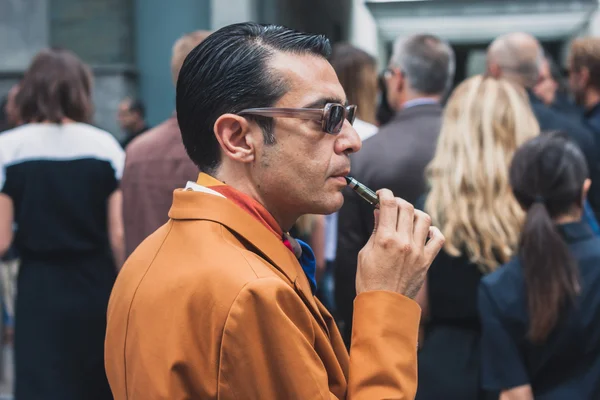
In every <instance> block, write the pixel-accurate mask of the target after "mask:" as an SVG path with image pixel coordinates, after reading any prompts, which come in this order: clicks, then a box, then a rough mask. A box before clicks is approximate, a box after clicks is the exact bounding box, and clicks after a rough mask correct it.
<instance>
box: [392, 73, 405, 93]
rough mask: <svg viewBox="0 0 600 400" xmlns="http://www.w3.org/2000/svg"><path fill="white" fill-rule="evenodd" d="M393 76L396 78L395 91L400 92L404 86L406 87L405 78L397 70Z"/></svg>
mask: <svg viewBox="0 0 600 400" xmlns="http://www.w3.org/2000/svg"><path fill="white" fill-rule="evenodd" d="M394 76H395V77H396V91H397V92H402V90H403V89H404V85H406V77H405V76H404V73H403V72H402V71H401V70H400V69H399V68H396V71H395V73H394Z"/></svg>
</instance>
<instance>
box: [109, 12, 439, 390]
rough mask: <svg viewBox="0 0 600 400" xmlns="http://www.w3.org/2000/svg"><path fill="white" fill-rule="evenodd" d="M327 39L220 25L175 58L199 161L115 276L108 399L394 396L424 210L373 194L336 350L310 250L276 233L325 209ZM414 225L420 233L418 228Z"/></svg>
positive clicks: (339, 130) (419, 270) (184, 115)
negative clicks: (346, 327)
mask: <svg viewBox="0 0 600 400" xmlns="http://www.w3.org/2000/svg"><path fill="white" fill-rule="evenodd" d="M329 51H330V44H329V41H328V40H327V39H326V38H324V37H323V36H314V35H307V34H302V33H298V32H294V31H291V30H288V29H285V28H282V27H277V26H262V25H258V24H253V23H245V24H236V25H231V26H227V27H225V28H223V29H221V30H219V31H217V32H215V33H213V34H212V35H211V36H209V37H208V38H207V39H206V40H205V41H204V42H203V43H202V44H201V45H199V46H198V47H197V48H195V49H194V50H193V51H192V52H191V53H190V55H189V56H188V57H187V59H186V61H185V63H184V65H183V68H182V70H181V73H180V75H179V79H178V83H177V118H178V121H179V125H180V128H181V133H182V137H183V142H184V145H185V147H186V149H187V152H188V154H189V155H190V158H191V159H192V160H193V161H194V162H195V163H196V164H197V165H198V167H199V168H200V170H201V171H202V172H203V173H201V174H200V177H199V179H198V181H197V182H190V183H188V185H187V187H186V188H185V189H183V190H177V191H176V192H175V193H174V198H173V206H172V208H171V210H170V212H169V216H170V221H169V222H168V223H167V224H166V225H164V226H163V227H161V228H160V229H159V230H158V231H156V232H155V233H154V234H152V235H151V236H150V237H149V238H147V239H146V240H145V241H144V242H143V243H142V244H141V245H140V246H139V247H138V248H137V249H136V250H135V251H134V253H133V254H132V255H131V257H130V258H129V260H128V261H127V263H126V264H125V266H124V267H123V269H122V271H121V273H120V274H119V277H118V279H117V282H116V284H115V287H114V290H113V293H112V296H111V299H110V304H109V309H108V328H107V336H106V349H105V355H106V371H107V375H108V379H109V382H110V385H111V388H112V391H113V394H114V397H115V399H117V400H124V399H128V400H154V399H169V400H176V399H384V398H385V399H392V398H393V399H410V398H413V397H414V395H415V392H416V387H417V368H416V352H417V333H418V327H419V319H420V309H419V307H418V305H417V304H416V303H415V302H414V301H413V300H412V298H414V296H415V295H416V293H417V292H418V290H419V288H420V287H421V285H422V283H423V280H424V277H425V275H426V272H427V268H428V267H429V265H430V264H431V262H432V260H433V258H434V257H435V256H436V255H437V253H438V251H439V250H440V248H441V246H442V244H443V241H444V239H443V236H442V235H441V233H440V232H439V231H438V230H437V229H435V228H431V227H430V221H431V219H430V218H429V217H428V216H427V215H425V214H424V213H422V212H419V211H415V210H414V209H413V207H412V206H411V205H410V204H408V203H407V202H405V201H403V200H401V199H398V198H394V196H393V194H392V193H391V192H390V191H389V190H380V191H379V192H378V194H379V199H380V208H379V210H378V211H377V212H376V214H377V215H376V219H377V223H376V229H375V231H374V232H373V236H372V237H371V240H370V241H369V242H368V243H367V245H366V246H365V248H364V249H363V250H362V252H361V253H360V255H359V261H358V273H357V282H356V285H357V293H358V296H357V298H356V300H355V303H354V307H355V313H354V325H353V337H352V346H351V351H350V354H351V356H349V355H348V353H347V351H346V349H345V346H344V343H343V342H342V339H341V336H340V333H339V331H338V329H337V327H336V325H335V323H334V321H333V319H332V317H331V315H330V314H329V313H328V312H327V310H326V309H325V308H324V307H323V306H322V305H321V304H320V302H319V301H318V300H317V299H316V298H315V297H314V292H315V278H314V272H315V271H314V255H313V254H312V251H311V250H310V248H309V247H308V246H307V245H306V244H304V243H302V242H301V241H296V240H294V239H293V238H291V237H289V235H287V234H286V233H285V232H286V231H287V230H288V229H290V228H291V226H292V225H293V223H294V221H296V219H297V218H298V217H299V216H300V215H303V214H307V213H312V214H319V213H321V214H326V213H331V212H334V211H336V210H337V209H339V208H340V207H341V205H342V202H343V197H342V194H341V190H342V189H343V188H344V187H345V185H346V181H345V179H344V177H345V175H347V174H348V173H349V169H350V165H349V158H348V155H349V154H350V153H352V152H355V151H358V150H359V149H360V146H361V144H360V139H359V138H358V135H357V133H356V132H355V131H354V129H353V128H352V126H351V122H352V120H353V112H354V109H353V107H352V106H347V105H346V104H345V103H346V96H345V94H344V90H343V89H342V87H341V86H340V84H339V82H338V79H337V77H336V74H335V72H334V70H333V68H332V67H331V66H330V64H329V63H328V62H327V60H326V57H327V55H328V53H329ZM428 236H429V238H430V239H429V241H427V244H425V243H426V240H427V237H428Z"/></svg>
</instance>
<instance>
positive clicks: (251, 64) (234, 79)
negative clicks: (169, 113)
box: [176, 22, 331, 173]
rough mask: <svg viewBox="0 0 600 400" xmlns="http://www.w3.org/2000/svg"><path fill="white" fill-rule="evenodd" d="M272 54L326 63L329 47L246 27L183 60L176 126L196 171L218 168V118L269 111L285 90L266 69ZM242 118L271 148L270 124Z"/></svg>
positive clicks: (220, 34)
mask: <svg viewBox="0 0 600 400" xmlns="http://www.w3.org/2000/svg"><path fill="white" fill-rule="evenodd" d="M277 52H288V53H294V54H312V55H315V56H319V57H323V58H327V57H329V54H330V53H331V45H330V43H329V39H327V38H326V37H325V36H322V35H310V34H306V33H301V32H297V31H294V30H291V29H288V28H285V27H282V26H277V25H261V24H257V23H251V22H247V23H240V24H233V25H229V26H226V27H224V28H222V29H220V30H218V31H216V32H214V33H213V34H211V35H210V36H208V38H206V40H204V41H203V42H202V43H200V44H199V45H198V46H197V47H196V48H194V50H192V51H191V52H190V54H189V55H188V56H187V57H186V59H185V61H184V63H183V66H182V68H181V71H180V73H179V78H178V80H177V98H176V106H177V120H178V122H179V127H180V129H181V135H182V138H183V144H184V145H185V148H186V150H187V153H188V155H189V156H190V158H191V159H192V161H193V162H194V163H195V164H196V165H197V166H198V167H199V168H200V170H201V171H203V172H209V173H211V172H214V171H215V170H216V168H217V167H218V166H219V163H220V149H219V143H218V142H217V139H216V137H215V134H214V132H213V126H214V124H215V122H216V120H217V119H218V118H219V117H220V116H221V115H223V114H227V113H234V114H235V113H238V112H240V111H242V110H243V109H246V108H253V107H271V106H273V105H274V104H275V103H276V102H277V101H278V100H279V99H280V98H281V97H282V96H283V95H284V94H285V93H286V92H287V91H288V90H289V88H288V85H287V83H286V82H285V80H284V79H283V77H281V76H279V75H278V74H277V71H276V70H274V69H271V68H270V67H269V61H270V60H271V59H272V58H273V57H274V55H275V54H276V53H277ZM247 118H248V119H250V118H252V120H253V121H255V122H256V123H257V124H258V125H259V126H260V127H261V129H262V130H263V133H264V138H265V143H268V144H272V143H274V142H275V138H274V136H273V120H272V119H271V118H265V117H247Z"/></svg>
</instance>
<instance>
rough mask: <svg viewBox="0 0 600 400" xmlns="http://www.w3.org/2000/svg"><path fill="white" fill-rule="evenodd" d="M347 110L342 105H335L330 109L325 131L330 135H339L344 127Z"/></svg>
mask: <svg viewBox="0 0 600 400" xmlns="http://www.w3.org/2000/svg"><path fill="white" fill-rule="evenodd" d="M345 111H346V110H345V109H344V107H343V106H341V105H333V106H331V108H330V109H329V116H328V118H327V122H326V126H325V130H326V131H327V132H329V133H333V134H337V133H340V131H341V130H342V126H343V125H344V117H345V114H346V113H345Z"/></svg>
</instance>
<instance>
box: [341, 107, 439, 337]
mask: <svg viewBox="0 0 600 400" xmlns="http://www.w3.org/2000/svg"><path fill="white" fill-rule="evenodd" d="M441 117H442V108H441V106H440V105H438V104H423V105H416V106H413V107H410V108H407V109H404V110H401V111H399V112H398V113H397V114H396V115H395V116H394V118H393V119H392V120H391V121H390V122H389V123H388V124H386V125H385V126H383V127H382V128H381V129H380V130H379V133H377V134H376V135H375V136H372V137H370V138H369V139H367V140H365V142H364V143H363V147H362V149H361V150H360V151H359V152H358V153H356V154H354V155H352V156H351V160H352V176H354V177H355V178H356V179H358V180H359V181H360V182H362V183H364V184H365V185H367V186H369V187H370V188H371V189H373V190H378V189H381V188H387V189H390V190H392V191H393V192H394V194H395V195H396V196H398V197H402V198H404V199H405V200H407V201H409V202H411V203H414V202H415V201H416V200H417V199H418V197H419V196H420V195H422V194H423V193H424V192H425V178H424V170H425V167H426V166H427V164H428V163H429V161H431V159H432V158H433V154H434V152H435V147H436V144H437V138H438V136H439V132H440V127H441V120H442V118H441ZM373 225H374V217H373V207H372V206H371V205H370V204H368V203H367V202H365V201H364V200H363V199H361V198H360V197H358V195H357V194H356V193H353V192H352V190H349V189H347V190H345V191H344V206H343V207H342V209H341V210H340V213H339V222H338V245H337V259H336V268H335V288H336V289H335V290H336V303H337V307H338V310H339V315H340V318H341V319H343V320H344V321H345V328H344V332H343V333H344V336H345V337H344V339H345V340H346V343H348V339H349V334H350V332H351V324H352V302H353V300H354V297H355V296H356V290H355V279H356V260H357V257H358V252H359V251H360V249H361V248H362V247H363V246H364V245H365V244H366V243H367V240H368V239H369V236H370V235H371V232H372V231H373Z"/></svg>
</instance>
